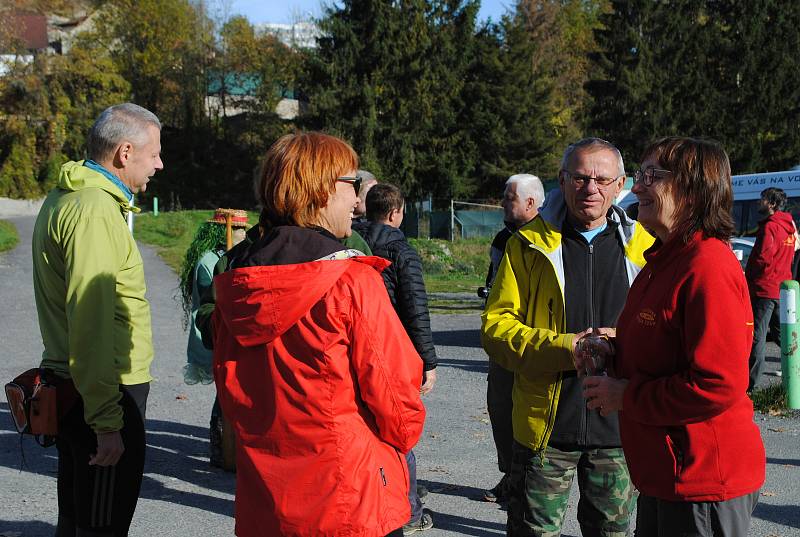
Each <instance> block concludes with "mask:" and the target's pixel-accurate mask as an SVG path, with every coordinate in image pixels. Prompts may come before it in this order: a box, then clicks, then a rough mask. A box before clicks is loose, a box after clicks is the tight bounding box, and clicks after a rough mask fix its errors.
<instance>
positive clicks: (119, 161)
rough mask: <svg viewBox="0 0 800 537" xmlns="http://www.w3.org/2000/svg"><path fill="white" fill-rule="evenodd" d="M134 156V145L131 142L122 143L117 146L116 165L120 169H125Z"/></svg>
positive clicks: (115, 153)
mask: <svg viewBox="0 0 800 537" xmlns="http://www.w3.org/2000/svg"><path fill="white" fill-rule="evenodd" d="M132 154H133V144H132V143H130V142H122V143H121V144H119V146H117V150H116V151H115V152H114V161H115V162H114V164H116V165H117V166H118V167H119V168H124V167H125V166H126V165H127V164H128V161H129V160H130V158H131V155H132Z"/></svg>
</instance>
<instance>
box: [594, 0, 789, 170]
mask: <svg viewBox="0 0 800 537" xmlns="http://www.w3.org/2000/svg"><path fill="white" fill-rule="evenodd" d="M603 22H604V24H605V29H603V30H601V31H599V32H598V33H597V39H598V42H599V44H600V46H601V48H602V52H600V53H598V54H597V55H595V56H594V58H593V59H594V60H595V64H596V66H597V68H598V76H596V77H595V78H594V79H593V80H592V81H591V82H590V83H589V84H588V89H589V91H590V93H591V94H592V96H593V97H594V99H595V104H594V107H593V112H592V121H591V127H592V129H593V130H594V131H595V132H598V133H601V134H602V135H605V136H606V137H608V138H609V139H610V140H611V141H612V142H615V143H617V144H618V145H619V147H620V149H621V150H623V153H624V154H626V156H627V157H628V158H631V157H632V158H633V159H634V160H635V159H637V158H638V157H639V153H640V152H641V150H642V149H643V148H644V146H645V145H646V144H647V143H648V142H650V141H651V140H653V139H654V138H657V137H661V136H667V135H688V136H704V137H710V138H714V139H717V140H718V141H720V142H721V143H722V144H723V146H724V147H725V148H726V150H727V151H728V153H729V155H730V157H731V164H732V169H733V171H734V173H747V172H757V171H771V170H781V169H785V168H787V167H788V166H790V165H792V164H794V163H796V162H797V160H798V157H797V155H798V154H800V134H798V133H799V132H800V129H798V122H800V119H799V118H800V113H799V112H798V102H799V101H800V85H798V72H800V70H799V69H798V68H800V59H798V55H797V54H796V50H797V46H798V45H800V26H798V24H799V23H800V6H795V5H794V4H792V3H789V4H787V3H785V2H780V1H778V0H758V1H754V2H747V3H744V2H740V1H738V0H705V1H695V0H671V1H668V2H667V1H658V2H652V1H645V0H641V1H640V0H634V1H629V2H620V1H615V2H613V10H612V11H611V12H610V13H609V14H607V15H606V16H605V17H604V18H603ZM767 81H768V83H765V82H767ZM629 168H630V167H629Z"/></svg>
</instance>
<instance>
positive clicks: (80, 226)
mask: <svg viewBox="0 0 800 537" xmlns="http://www.w3.org/2000/svg"><path fill="white" fill-rule="evenodd" d="M160 139H161V123H160V122H159V120H158V118H157V117H156V116H155V115H154V114H153V113H151V112H149V111H148V110H146V109H144V108H142V107H140V106H137V105H135V104H132V103H125V104H120V105H116V106H112V107H110V108H107V109H106V110H104V111H103V112H102V113H101V114H100V116H99V117H98V118H97V120H96V121H95V123H94V125H93V126H92V129H91V131H90V132H89V136H88V139H87V152H88V155H89V157H90V158H89V159H87V160H85V161H79V162H68V163H66V164H64V166H63V167H62V168H61V173H60V176H59V180H58V185H57V187H56V188H54V189H53V190H52V191H51V192H50V193H49V194H48V196H47V199H46V200H45V202H44V204H43V205H42V209H41V210H40V212H39V216H38V218H37V219H36V225H35V227H34V231H33V284H34V292H35V296H36V309H37V311H38V316H39V328H40V330H41V333H42V341H43V343H44V353H43V355H42V364H41V366H42V367H43V368H46V369H49V370H52V372H53V373H54V374H55V375H56V376H58V377H60V378H61V379H64V380H63V381H62V382H61V383H60V384H59V396H60V397H59V399H60V400H61V399H62V397H61V395H62V394H64V393H67V392H68V391H70V389H71V387H72V385H74V388H75V392H77V397H74V398H72V401H73V402H72V404H70V405H69V406H68V407H65V406H66V405H62V407H61V408H59V422H58V437H57V441H56V446H57V448H58V458H59V461H58V528H57V531H56V534H57V535H77V536H82V535H84V536H86V535H92V536H105V535H108V536H112V535H113V536H115V537H119V536H122V535H127V534H128V528H129V526H130V523H131V520H132V518H133V513H134V510H135V509H136V503H137V501H138V496H139V488H140V485H141V481H142V471H143V469H144V451H145V442H144V411H145V405H146V401H147V394H148V392H149V387H150V384H149V383H150V380H152V377H151V376H150V362H151V361H152V359H153V344H152V334H151V328H150V305H149V303H148V302H147V300H146V299H145V280H144V270H143V266H142V257H141V255H140V254H139V250H138V248H137V246H136V243H135V242H134V240H133V237H132V236H131V233H130V231H129V229H128V226H127V223H126V217H127V215H128V213H129V212H131V211H135V210H136V209H135V208H134V207H133V206H132V201H133V196H134V194H135V193H136V192H141V191H144V190H145V188H146V186H147V182H148V181H149V180H150V177H152V176H153V174H155V172H156V171H158V170H160V169H162V168H163V164H162V162H161V142H160Z"/></svg>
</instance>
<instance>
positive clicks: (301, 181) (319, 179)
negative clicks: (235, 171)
mask: <svg viewBox="0 0 800 537" xmlns="http://www.w3.org/2000/svg"><path fill="white" fill-rule="evenodd" d="M357 169H358V155H356V152H355V151H354V150H353V148H352V147H350V145H349V144H347V142H345V141H343V140H340V139H339V138H336V137H335V136H330V135H328V134H323V133H321V132H298V133H295V134H287V135H285V136H282V137H281V138H279V139H278V140H277V141H276V142H275V143H274V144H272V147H270V148H269V150H268V151H267V154H266V156H265V157H264V163H263V164H262V166H261V171H260V173H259V182H258V187H257V190H256V194H257V196H258V199H259V201H260V202H261V206H262V207H263V210H262V213H261V214H262V219H264V218H265V219H266V220H267V221H266V222H262V225H263V226H265V227H266V226H279V225H293V226H300V227H309V226H311V225H313V224H315V223H316V221H317V217H318V216H319V211H320V210H321V209H322V208H323V207H325V206H326V204H327V203H328V197H329V196H330V194H331V192H333V191H334V189H335V188H336V179H337V178H338V177H342V176H343V175H345V174H346V173H348V172H352V171H354V170H357Z"/></svg>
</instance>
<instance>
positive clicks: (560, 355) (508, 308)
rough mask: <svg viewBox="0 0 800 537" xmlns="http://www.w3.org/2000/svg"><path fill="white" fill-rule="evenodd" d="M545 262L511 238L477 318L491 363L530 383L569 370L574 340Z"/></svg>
mask: <svg viewBox="0 0 800 537" xmlns="http://www.w3.org/2000/svg"><path fill="white" fill-rule="evenodd" d="M563 304H564V302H563V298H562V294H561V289H560V286H559V284H558V281H557V278H556V275H555V271H554V269H553V268H552V265H551V263H550V261H549V260H548V259H547V258H546V257H545V256H544V255H543V254H541V253H540V252H536V251H533V250H532V249H530V248H528V247H527V246H525V245H523V244H522V242H521V241H520V240H519V239H517V238H516V237H512V238H511V239H510V240H509V245H508V247H507V248H506V252H505V254H504V255H503V259H502V261H501V262H500V266H499V268H498V270H497V276H496V278H495V280H494V284H493V285H492V289H491V292H490V294H489V298H488V299H487V302H486V308H485V310H484V313H483V315H482V316H481V320H482V325H481V342H482V343H483V348H484V349H485V350H486V353H487V354H488V355H489V357H490V358H491V360H493V361H494V362H496V363H498V364H499V365H501V366H502V367H504V368H505V369H508V370H509V371H515V372H518V373H520V374H523V375H525V376H529V377H535V376H536V375H537V374H539V373H556V372H560V371H568V370H574V369H575V366H574V364H573V361H572V342H573V339H574V337H575V335H574V334H567V333H563V328H564V327H565V326H566V322H565V319H564V306H563Z"/></svg>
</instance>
